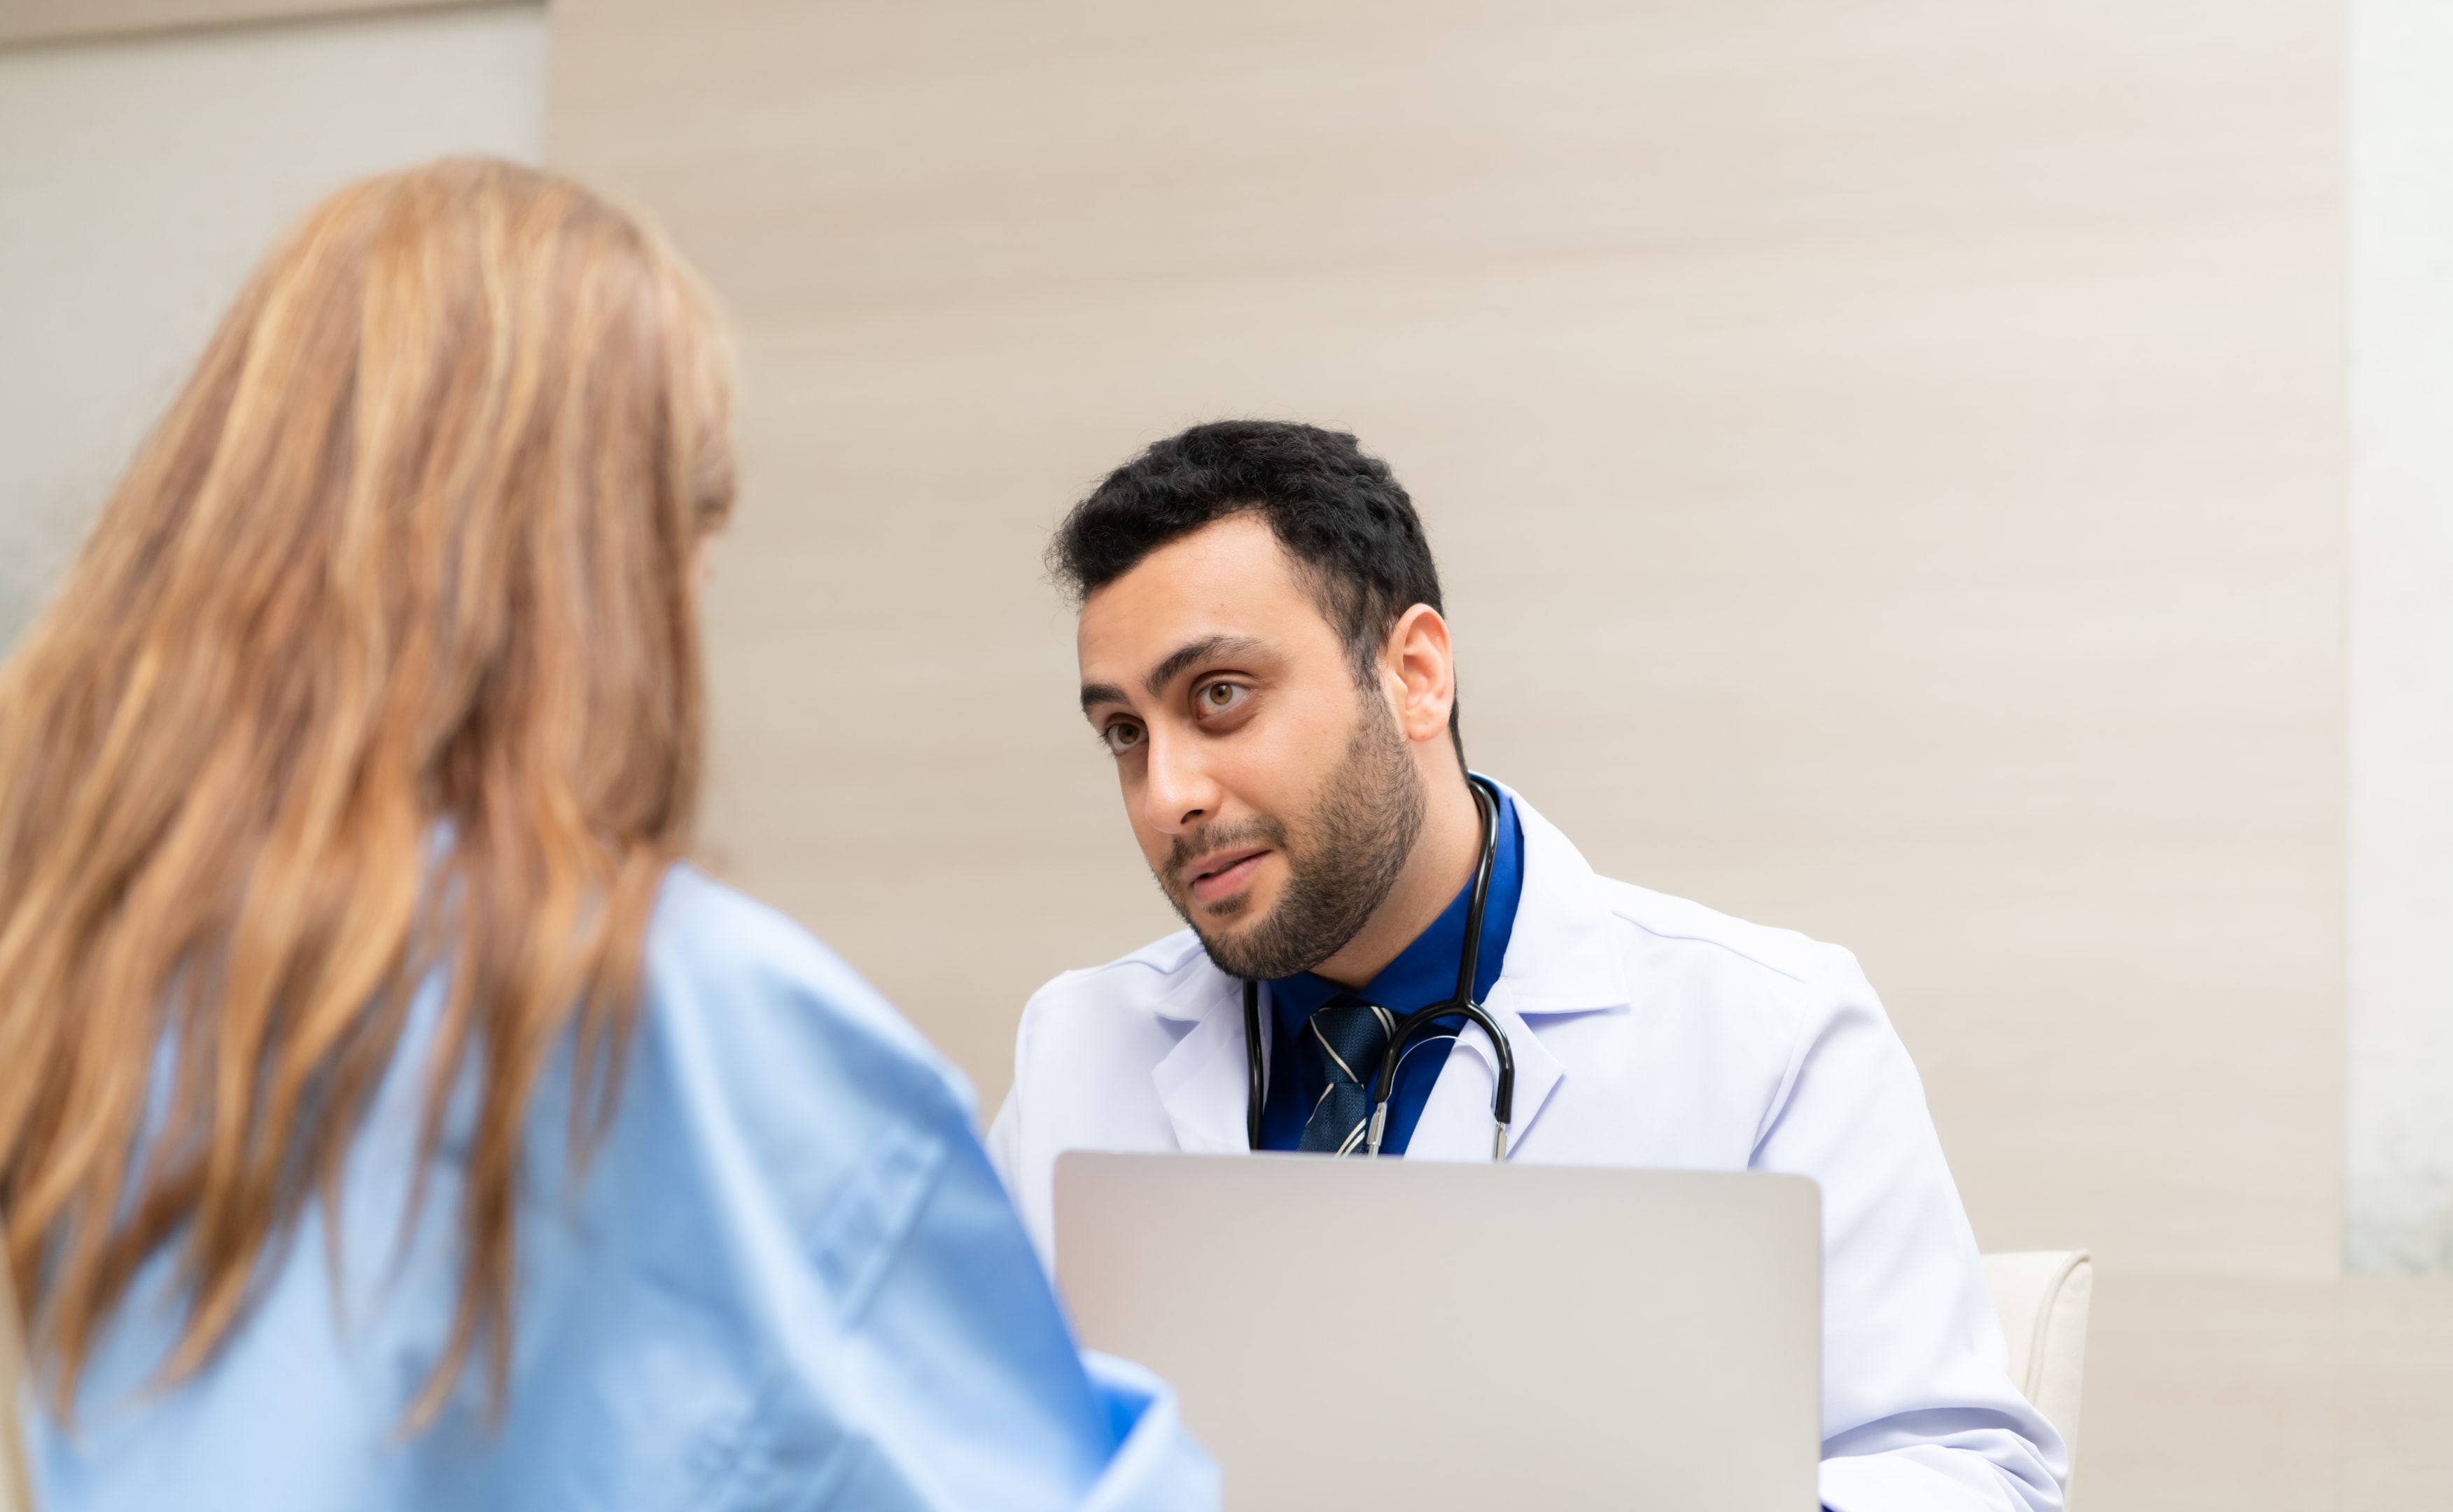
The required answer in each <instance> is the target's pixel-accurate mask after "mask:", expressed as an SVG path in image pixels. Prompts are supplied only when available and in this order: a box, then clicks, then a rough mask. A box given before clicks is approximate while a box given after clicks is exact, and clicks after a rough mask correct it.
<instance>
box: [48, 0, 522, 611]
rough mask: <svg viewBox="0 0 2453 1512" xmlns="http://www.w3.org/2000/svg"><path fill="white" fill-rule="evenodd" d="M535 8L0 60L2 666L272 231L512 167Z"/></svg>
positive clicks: (256, 31)
mask: <svg viewBox="0 0 2453 1512" xmlns="http://www.w3.org/2000/svg"><path fill="white" fill-rule="evenodd" d="M545 60H546V21H545V8H544V7H543V5H541V4H534V5H519V6H504V7H491V8H486V9H480V10H449V11H437V12H430V13H427V14H407V15H397V16H380V17H371V18H360V19H353V20H333V21H310V22H295V23H285V24H281V25H277V26H249V27H242V28H232V29H229V30H203V31H187V32H179V33H171V34H164V35H158V36H141V37H132V38H131V37H122V38H113V39H110V40H104V41H94V42H89V43H55V44H49V45H41V46H30V47H18V48H5V49H0V647H5V646H6V645H7V644H8V643H9V642H10V641H11V640H13V639H14V638H15V635H16V633H17V631H18V630H19V629H20V628H21V627H23V625H24V623H25V622H26V620H27V619H28V618H30V615H31V613H32V611H33V608H34V607H35V605H36V604H38V603H39V602H40V598H41V595H42V594H43V593H44V592H45V591H46V589H47V588H48V587H49V585H50V581H51V579H52V577H53V575H54V574H55V573H56V571H57V569H58V567H59V566H60V564H61V563H62V562H63V561H64V560H65V559H66V557H67V556H68V554H69V553H70V552H71V551H72V550H73V549H74V548H75V546H76V542H77V538H78V536H79V534H80V532H81V531H82V529H83V527H84V525H85V522H86V521H87V520H88V519H89V518H90V514H91V512H92V510H93V509H94V508H95V507H96V506H97V505H98V504H99V503H100V502H101V500H102V498H103V496H104V495H105V494H106V493H107V492H108V491H109V490H110V486H111V485H112V483H113V482H114V481H116V479H117V477H118V475H119V473H120V471H121V469H122V468H124V467H125V466H126V465H127V462H128V458H129V456H130V452H131V451H132V450H133V448H135V445H136V443H137V442H138V441H139V440H140V439H141V438H142V437H143V435H144V433H145V431H146V430H147V429H148V428H150V426H151V425H152V424H153V422H154V420H155V419H156V418H157V417H158V416H159V415H160V413H161V411H162V409H163V408H164V406H166V405H167V404H168V403H169V401H170V397H171V395H172V394H173V393H174V392H175V391H176V389H177V388H178V385H179V383H180V382H181V380H182V379H184V378H185V376H186V374H187V371H188V368H189V366H190V364H192V363H193V361H194V360H195V357H196V354H197V352H198V351H199V350H200V349H201V348H202V347H203V345H204V340H205V337H206V335H207V334H208V333H209V331H210V329H211V328H212V325H213V323H214V321H216V320H217V319H218V318H219V317H220V314H221V311H222V308H223V307H224V306H225V305H226V304H227V303H228V301H229V298H230V296H231V294H232V293H233V292H234V291H235V290H236V288H237V287H238V285H239V282H240V280H241V279H242V278H243V277H244V276H245V274H246V272H247V269H248V268H249V265H251V264H252V263H253V262H254V260H255V258H256V257H257V256H258V255H259V254H260V253H261V252H262V251H263V250H264V249H265V247H266V246H267V244H268V243H269V241H270V240H271V238H272V237H273V235H274V234H275V233H276V232H277V231H278V230H279V229H281V227H282V226H283V225H284V224H285V223H287V222H288V221H289V219H291V218H292V217H293V216H295V215H297V214H298V213H299V212H300V211H301V210H303V209H306V208H307V207H308V206H309V205H311V204H313V203H314V202H315V201H316V200H317V199H319V198H320V197H322V196H323V195H324V194H325V193H327V192H329V190H331V189H335V188H338V187H339V186H340V185H342V184H345V183H347V182H349V180H351V179H354V178H357V177H360V176H362V175H364V174H367V173H369V172H373V171H377V170H379V169H387V168H394V167H398V166H401V165H403V164H408V163H412V162H415V161H418V160H419V159H422V158H426V157H430V156H434V155H437V154H440V153H445V152H490V153H496V154H500V155H503V156H507V157H513V158H519V159H523V160H528V161H534V160H535V159H536V158H537V156H538V151H539V145H540V139H541V135H542V131H543V122H544V112H545V81H546V74H545Z"/></svg>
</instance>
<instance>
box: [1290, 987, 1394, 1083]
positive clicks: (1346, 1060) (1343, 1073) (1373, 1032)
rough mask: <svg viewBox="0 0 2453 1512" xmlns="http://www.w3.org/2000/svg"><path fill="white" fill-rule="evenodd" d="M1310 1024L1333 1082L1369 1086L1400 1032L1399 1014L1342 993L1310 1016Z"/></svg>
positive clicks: (1323, 1065)
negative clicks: (1381, 1059) (1383, 1057)
mask: <svg viewBox="0 0 2453 1512" xmlns="http://www.w3.org/2000/svg"><path fill="white" fill-rule="evenodd" d="M1308 1027H1309V1028H1310V1030H1311V1039H1312V1042H1313V1044H1314V1047H1315V1048H1316V1049H1318V1050H1319V1051H1320V1052H1322V1067H1323V1069H1325V1070H1326V1072H1327V1073H1328V1080H1329V1082H1330V1084H1333V1085H1336V1084H1345V1085H1356V1086H1363V1087H1368V1086H1369V1085H1370V1084H1371V1078H1372V1077H1373V1075H1374V1074H1376V1073H1377V1072H1378V1071H1379V1069H1380V1057H1381V1056H1382V1055H1384V1054H1386V1052H1387V1049H1388V1041H1389V1040H1390V1039H1391V1038H1392V1037H1394V1036H1395V1034H1396V1032H1397V1017H1396V1015H1395V1014H1392V1013H1390V1012H1389V1011H1388V1010H1387V1009H1386V1008H1384V1007H1382V1006H1380V1005H1378V1004H1376V1003H1366V1002H1365V1001H1363V1000H1362V999H1361V998H1358V997H1356V996H1355V995H1354V994H1353V993H1351V992H1341V993H1339V994H1338V995H1337V996H1335V997H1333V998H1331V999H1329V1000H1328V1002H1327V1003H1326V1004H1325V1005H1322V1007H1321V1009H1320V1011H1318V1012H1317V1013H1314V1014H1313V1015H1312V1016H1311V1020H1310V1023H1309V1025H1308Z"/></svg>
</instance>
